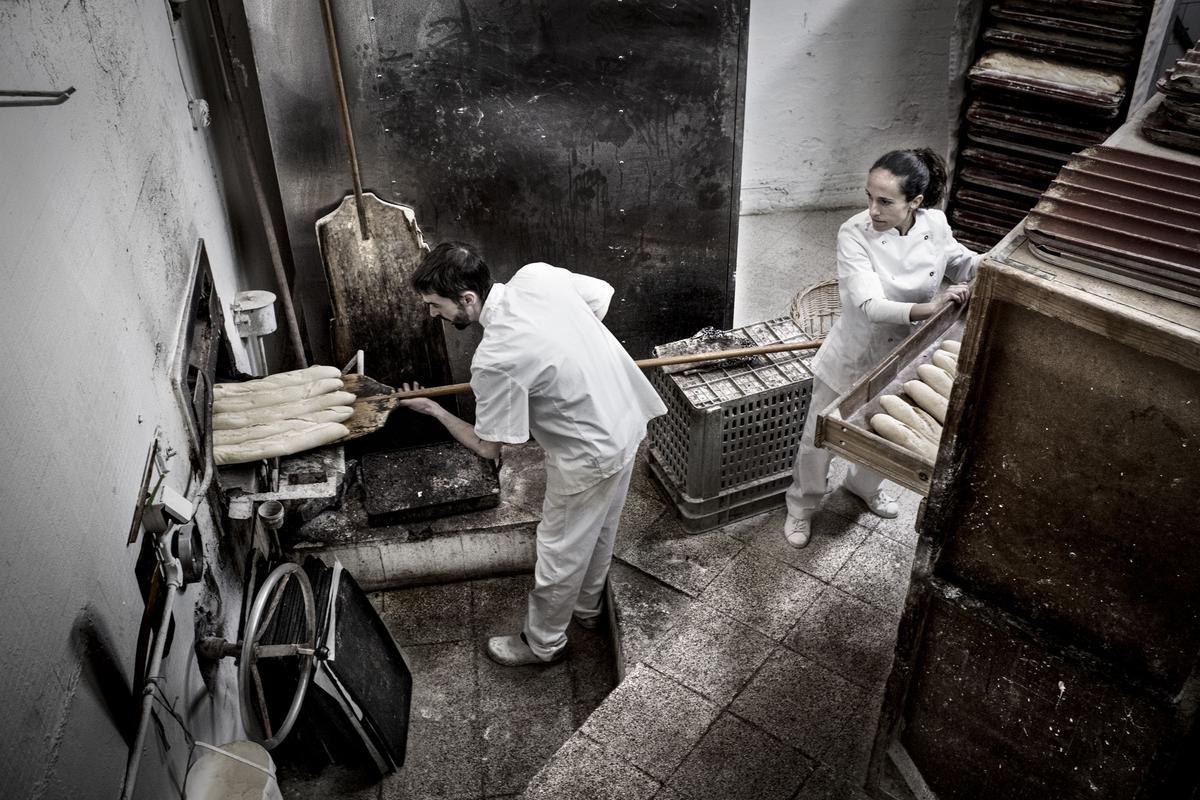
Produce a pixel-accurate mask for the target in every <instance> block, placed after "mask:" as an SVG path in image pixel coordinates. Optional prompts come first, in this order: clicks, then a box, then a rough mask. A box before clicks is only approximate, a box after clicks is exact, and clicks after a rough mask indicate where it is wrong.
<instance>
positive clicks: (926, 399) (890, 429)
mask: <svg viewBox="0 0 1200 800" xmlns="http://www.w3.org/2000/svg"><path fill="white" fill-rule="evenodd" d="M959 346H960V343H959V342H957V341H954V340H950V339H947V340H946V341H944V342H942V343H941V344H940V345H939V346H938V349H937V350H936V351H935V352H934V353H933V356H932V358H931V359H930V361H929V363H927V364H921V365H919V366H918V367H917V376H918V377H917V378H914V379H912V380H908V381H905V382H904V383H903V384H902V386H903V392H904V397H901V396H899V395H895V394H885V395H880V397H879V405H880V408H881V411H880V412H879V413H876V414H873V415H872V416H871V420H870V422H871V429H872V430H873V431H875V432H876V433H878V434H879V435H880V436H882V437H883V438H885V439H887V440H888V441H889V442H892V443H893V444H897V445H899V446H900V447H903V448H904V449H905V450H908V451H909V452H911V453H914V454H915V455H917V456H918V457H919V458H921V459H922V460H924V461H927V462H929V463H930V464H932V463H933V462H934V461H936V460H937V451H938V443H939V442H941V440H942V425H943V424H944V423H945V422H946V407H947V404H948V402H949V400H950V388H951V387H952V386H953V385H954V376H955V374H957V372H958V351H959Z"/></svg>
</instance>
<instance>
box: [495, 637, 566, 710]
mask: <svg viewBox="0 0 1200 800" xmlns="http://www.w3.org/2000/svg"><path fill="white" fill-rule="evenodd" d="M486 644H487V640H486V638H485V637H480V638H479V639H477V640H476V645H475V669H476V672H477V674H478V676H479V705H480V709H481V712H482V714H483V715H485V716H487V715H491V714H497V713H502V712H505V711H512V710H514V709H520V708H546V707H561V708H567V709H569V708H570V707H571V701H572V694H571V665H570V663H569V660H568V659H569V656H568V658H567V659H563V660H561V661H556V662H555V663H553V664H527V665H525V666H520V667H506V666H503V665H501V664H497V663H496V662H495V661H492V660H491V659H490V658H488V656H487V653H486V652H485V649H484V648H485V647H486Z"/></svg>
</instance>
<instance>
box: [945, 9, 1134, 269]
mask: <svg viewBox="0 0 1200 800" xmlns="http://www.w3.org/2000/svg"><path fill="white" fill-rule="evenodd" d="M1149 6H1150V2H1149V0H1069V1H1068V0H1057V1H1055V0H1040V1H1039V0H999V2H994V3H992V4H991V5H990V6H989V7H988V14H987V18H986V20H985V23H984V25H983V30H982V33H981V36H980V40H981V41H980V45H979V50H980V51H981V52H982V56H981V57H980V58H979V59H978V60H977V61H976V62H975V64H974V65H973V66H972V67H971V69H970V71H969V73H968V76H967V78H968V90H969V91H968V102H967V107H966V113H965V116H964V120H963V126H962V131H961V135H960V137H959V145H960V151H959V155H958V172H957V176H956V179H955V181H954V194H953V197H952V198H951V203H950V218H951V222H952V225H953V227H954V232H955V236H956V237H957V238H958V239H959V240H960V241H962V242H963V243H964V244H966V245H967V246H968V247H971V248H973V249H975V250H979V251H983V250H987V249H989V248H990V247H991V246H992V245H994V244H995V243H996V242H998V241H999V240H1000V239H1001V238H1003V236H1004V235H1005V234H1006V233H1008V231H1009V230H1010V229H1011V228H1012V227H1013V225H1015V224H1016V223H1017V222H1019V221H1020V220H1021V219H1022V218H1023V217H1024V216H1025V214H1026V213H1027V212H1028V211H1029V209H1030V207H1032V206H1033V204H1034V203H1035V202H1036V201H1037V198H1038V197H1039V196H1040V195H1041V193H1042V191H1044V190H1045V188H1046V187H1047V186H1048V185H1049V184H1050V181H1051V180H1052V179H1053V178H1054V175H1055V174H1056V173H1057V172H1058V170H1059V168H1060V167H1062V166H1063V165H1064V164H1065V163H1066V162H1067V160H1068V159H1069V158H1070V156H1071V154H1072V153H1074V152H1076V151H1078V150H1079V149H1081V148H1084V147H1088V146H1090V145H1095V144H1099V143H1100V142H1102V141H1104V139H1105V138H1106V137H1107V136H1108V134H1109V133H1111V132H1112V131H1113V130H1114V129H1115V128H1116V127H1117V125H1118V124H1119V122H1120V118H1121V116H1122V114H1123V113H1124V111H1125V108H1126V99H1127V86H1128V85H1129V84H1130V83H1132V80H1133V78H1134V76H1135V73H1136V69H1137V65H1138V61H1139V58H1140V56H1141V48H1142V42H1143V39H1144V24H1145V20H1146V17H1147V14H1148V12H1149Z"/></svg>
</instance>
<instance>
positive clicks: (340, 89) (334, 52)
mask: <svg viewBox="0 0 1200 800" xmlns="http://www.w3.org/2000/svg"><path fill="white" fill-rule="evenodd" d="M329 2H330V0H321V19H322V21H324V23H325V43H326V45H327V46H328V48H329V66H330V67H331V68H332V70H333V85H334V86H335V87H336V88H337V96H338V111H339V112H340V113H341V116H342V133H343V135H344V136H345V137H346V149H347V150H349V152H350V179H351V180H352V181H353V182H354V204H355V206H357V208H358V226H359V228H360V229H361V231H362V238H363V239H364V240H366V239H370V238H371V232H370V230H368V229H367V209H366V206H364V205H363V198H362V196H363V190H362V173H361V172H360V171H359V168H358V148H357V147H355V145H354V125H353V124H352V123H351V122H350V103H349V102H348V101H347V100H346V82H345V79H344V78H343V77H342V54H341V52H340V51H339V50H338V41H337V22H336V21H335V20H334V17H333V7H332V6H330V4H329Z"/></svg>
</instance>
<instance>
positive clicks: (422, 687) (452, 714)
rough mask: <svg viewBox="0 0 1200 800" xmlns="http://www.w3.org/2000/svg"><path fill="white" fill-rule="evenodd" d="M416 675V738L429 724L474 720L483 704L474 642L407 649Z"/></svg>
mask: <svg viewBox="0 0 1200 800" xmlns="http://www.w3.org/2000/svg"><path fill="white" fill-rule="evenodd" d="M404 653H405V655H406V656H408V660H409V669H411V670H412V675H413V694H412V706H411V710H410V712H409V713H410V717H411V719H412V728H413V733H414V735H417V734H418V733H419V731H420V726H421V725H422V724H424V723H425V722H427V721H445V720H471V719H474V718H475V715H476V712H477V709H478V704H479V687H478V684H477V682H476V677H475V654H474V647H473V646H472V643H471V642H443V643H440V644H425V645H415V646H412V647H406V648H405V649H404Z"/></svg>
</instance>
